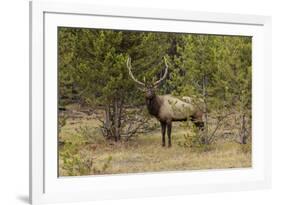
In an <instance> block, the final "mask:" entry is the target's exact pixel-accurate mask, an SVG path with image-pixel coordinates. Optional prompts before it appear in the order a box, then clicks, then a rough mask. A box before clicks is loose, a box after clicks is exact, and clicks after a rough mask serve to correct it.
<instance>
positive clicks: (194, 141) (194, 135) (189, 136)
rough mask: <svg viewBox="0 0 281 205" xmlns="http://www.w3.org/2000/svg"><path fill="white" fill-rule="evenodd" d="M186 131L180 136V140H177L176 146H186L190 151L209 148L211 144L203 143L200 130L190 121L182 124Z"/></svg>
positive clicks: (200, 150)
mask: <svg viewBox="0 0 281 205" xmlns="http://www.w3.org/2000/svg"><path fill="white" fill-rule="evenodd" d="M184 127H186V128H187V129H186V132H185V134H183V136H182V137H181V140H178V141H177V144H178V146H180V147H183V148H186V149H188V150H190V151H192V152H199V153H200V152H206V151H210V150H211V145H209V144H205V143H204V142H203V139H202V135H201V134H200V130H198V128H196V127H195V126H194V125H193V124H192V123H187V124H186V125H184Z"/></svg>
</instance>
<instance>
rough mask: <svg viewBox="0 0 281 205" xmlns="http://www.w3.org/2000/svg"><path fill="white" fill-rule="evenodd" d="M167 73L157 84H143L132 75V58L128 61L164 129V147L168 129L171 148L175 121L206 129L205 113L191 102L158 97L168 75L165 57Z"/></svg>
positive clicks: (148, 107)
mask: <svg viewBox="0 0 281 205" xmlns="http://www.w3.org/2000/svg"><path fill="white" fill-rule="evenodd" d="M164 63H165V66H166V67H165V73H164V75H163V76H162V77H161V78H160V79H159V80H157V81H155V82H141V81H139V80H137V79H136V78H135V77H134V75H133V73H132V65H131V58H130V57H128V59H127V68H128V70H129V75H130V77H131V78H132V79H133V81H135V82H136V83H137V84H138V85H139V86H141V87H142V90H143V91H144V92H145V102H146V106H147V109H148V112H149V114H150V115H152V116H154V117H156V119H157V120H158V121H159V122H160V124H161V128H162V146H163V147H164V146H165V144H166V143H165V134H166V129H167V135H168V146H169V147H171V145H172V143H171V131H172V122H173V121H187V120H191V121H192V122H193V123H194V124H195V125H196V126H197V127H198V128H200V129H202V128H203V127H204V122H203V120H202V116H203V112H202V111H201V110H200V108H199V107H198V106H196V105H194V104H193V103H191V102H184V101H182V100H179V99H178V98H176V97H173V96H171V95H157V94H156V92H155V91H156V89H157V87H158V86H159V85H160V83H161V82H162V81H163V80H164V79H165V78H166V77H167V75H168V63H167V60H166V58H165V57H164Z"/></svg>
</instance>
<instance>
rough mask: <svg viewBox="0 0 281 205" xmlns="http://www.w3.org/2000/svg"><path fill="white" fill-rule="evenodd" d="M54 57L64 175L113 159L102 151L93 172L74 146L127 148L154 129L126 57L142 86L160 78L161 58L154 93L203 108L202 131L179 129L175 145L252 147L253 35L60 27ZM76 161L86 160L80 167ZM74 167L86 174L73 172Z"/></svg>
mask: <svg viewBox="0 0 281 205" xmlns="http://www.w3.org/2000/svg"><path fill="white" fill-rule="evenodd" d="M58 56H59V57H58V62H59V64H58V75H59V78H58V79H59V82H58V83H59V132H60V133H59V142H60V158H61V166H62V169H63V170H68V171H67V173H66V174H65V175H81V174H89V173H104V172H105V170H106V169H107V168H108V166H109V163H110V161H112V156H111V155H110V152H108V156H109V157H107V158H106V160H105V161H104V160H103V165H102V168H100V169H98V168H93V167H94V165H93V164H94V163H95V162H94V161H93V160H92V161H91V160H90V161H91V162H89V161H87V160H88V159H87V160H86V161H85V159H86V158H87V157H85V156H84V155H83V156H84V158H83V157H82V158H83V159H81V156H82V155H81V153H78V151H77V150H76V151H75V149H76V148H77V147H79V146H80V148H81V146H82V145H83V146H84V145H85V147H87V146H88V147H89V146H92V147H96V146H98V143H97V142H96V141H95V139H96V138H99V137H102V138H103V140H104V142H105V143H107V144H112V142H114V143H118V142H119V143H121V144H122V143H126V142H128V143H127V144H129V142H130V141H135V142H137V141H138V136H139V135H144V134H145V133H149V132H152V131H153V130H155V129H157V128H158V127H159V125H157V124H156V123H155V122H154V121H152V120H151V117H150V116H149V115H148V114H147V111H146V109H145V100H144V94H143V92H142V91H140V89H138V87H137V85H136V84H135V83H134V81H132V80H131V78H130V77H129V74H128V69H127V67H126V60H127V58H128V57H129V56H130V57H131V59H132V67H133V72H134V75H135V76H136V77H137V78H138V79H140V80H141V81H145V82H151V81H154V80H155V79H159V78H160V77H161V76H162V75H163V72H164V68H165V65H164V62H163V57H164V56H165V57H166V59H167V60H168V65H169V72H168V77H167V79H166V80H165V81H164V82H163V83H162V85H161V86H160V87H159V89H158V94H171V95H173V96H177V97H178V98H182V99H184V98H185V97H186V96H189V97H191V98H193V99H197V101H198V100H199V101H200V102H201V103H203V108H202V109H203V111H204V113H205V118H204V121H205V125H206V129H205V130H204V131H201V132H200V131H198V130H195V128H194V127H192V126H191V125H190V124H188V123H187V124H184V125H181V128H179V129H181V130H185V131H184V133H182V134H181V136H182V140H181V141H180V142H178V146H179V147H184V148H187V149H192V148H199V149H200V150H202V147H203V151H206V150H207V149H206V146H208V147H210V146H211V145H212V144H217V143H218V142H219V141H220V140H219V139H226V138H229V137H231V139H232V140H233V141H236V142H239V143H241V144H249V145H251V83H252V82H251V76H252V61H251V60H252V38H251V37H246V36H223V35H204V34H181V33H160V32H140V31H117V30H101V29H87V28H63V27H59V28H58ZM81 116H82V117H81ZM83 116H84V117H83ZM85 116H86V117H85ZM79 117H80V118H82V119H83V120H84V119H85V118H87V119H90V118H91V117H92V118H93V119H94V123H93V122H92V123H88V124H87V126H84V124H83V123H84V121H80V122H71V119H72V120H73V119H77V118H79ZM71 123H73V124H78V126H76V128H75V132H76V134H75V136H76V137H72V138H71V137H67V136H70V135H73V133H71V132H70V131H69V130H68V132H67V130H66V128H65V127H67V126H66V125H68V126H70V125H71ZM93 127H95V128H96V129H92V128H93ZM69 129H70V128H69ZM190 130H193V131H192V132H190ZM77 133H78V135H79V137H77ZM81 136H82V137H81ZM97 136H98V137H97ZM73 139H75V140H74V141H75V142H73ZM75 143H76V144H75ZM81 144H82V145H81ZM159 145H160V133H159ZM94 149H96V148H94ZM116 149H117V148H116ZM243 149H245V148H243ZM247 149H251V147H250V148H247ZM88 154H90V153H88ZM73 156H77V159H76V158H73ZM91 159H92V158H91ZM79 160H82V161H83V160H84V161H83V162H82V165H79V163H80V161H79ZM85 163H86V164H85ZM87 163H90V164H87ZM77 164H78V165H77ZM77 166H78V167H80V168H79V170H80V169H81V170H84V169H86V170H88V171H85V170H84V171H81V170H80V171H79V172H78V173H77V172H75V171H73V170H76V171H77V169H78V168H77ZM238 166H239V165H238ZM85 167H88V168H85ZM69 170H72V171H69ZM101 170H102V171H101ZM63 173H65V172H63Z"/></svg>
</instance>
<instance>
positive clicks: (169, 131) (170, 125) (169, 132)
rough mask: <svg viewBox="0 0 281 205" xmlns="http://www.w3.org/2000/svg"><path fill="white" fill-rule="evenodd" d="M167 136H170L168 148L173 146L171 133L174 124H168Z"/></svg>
mask: <svg viewBox="0 0 281 205" xmlns="http://www.w3.org/2000/svg"><path fill="white" fill-rule="evenodd" d="M167 129H168V130H167V134H168V147H171V146H172V143H171V132H172V123H171V122H170V123H168V124H167Z"/></svg>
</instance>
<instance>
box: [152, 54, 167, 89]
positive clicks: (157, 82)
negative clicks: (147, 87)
mask: <svg viewBox="0 0 281 205" xmlns="http://www.w3.org/2000/svg"><path fill="white" fill-rule="evenodd" d="M164 62H165V66H166V68H165V73H164V75H163V76H162V77H161V78H160V79H159V80H158V81H156V82H155V83H154V86H155V87H156V86H158V85H159V84H160V83H161V82H162V81H163V80H164V79H165V78H166V77H167V74H168V63H167V59H166V58H165V56H164Z"/></svg>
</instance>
